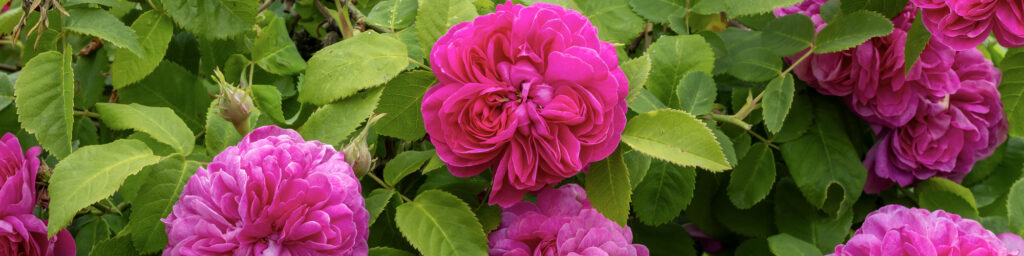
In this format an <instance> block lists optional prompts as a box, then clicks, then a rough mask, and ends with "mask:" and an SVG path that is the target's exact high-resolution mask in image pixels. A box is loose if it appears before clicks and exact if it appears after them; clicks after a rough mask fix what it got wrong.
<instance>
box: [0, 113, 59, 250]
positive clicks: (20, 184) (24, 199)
mask: <svg viewBox="0 0 1024 256" xmlns="http://www.w3.org/2000/svg"><path fill="white" fill-rule="evenodd" d="M40 152H41V149H40V148H39V147H32V148H29V149H28V151H27V152H24V153H23V152H22V151H21V143H19V142H18V138H17V137H15V136H14V134H10V133H7V134H4V136H3V137H2V138H0V255H28V256H44V255H45V256H51V255H75V240H74V239H73V238H72V237H71V233H68V230H67V229H62V230H61V231H60V232H58V233H57V235H55V236H54V237H53V239H47V238H46V222H45V221H43V220H40V219H39V218H37V217H36V216H35V215H32V210H33V209H32V208H33V207H35V205H36V189H35V188H36V172H37V171H39V158H38V157H39V153H40Z"/></svg>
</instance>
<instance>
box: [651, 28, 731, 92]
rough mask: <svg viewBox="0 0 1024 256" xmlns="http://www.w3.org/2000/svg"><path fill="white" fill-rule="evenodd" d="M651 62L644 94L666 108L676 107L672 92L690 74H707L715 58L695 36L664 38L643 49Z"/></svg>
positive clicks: (705, 44) (706, 45)
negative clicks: (694, 72) (647, 91)
mask: <svg viewBox="0 0 1024 256" xmlns="http://www.w3.org/2000/svg"><path fill="white" fill-rule="evenodd" d="M646 55H647V56H650V58H651V74H650V76H649V77H648V80H647V85H646V86H645V87H646V88H647V90H649V91H650V92H651V94H653V95H654V96H655V97H657V99H658V100H660V101H661V102H663V103H665V104H666V105H668V106H676V105H678V104H673V103H675V102H676V101H677V100H678V98H677V97H676V94H675V93H673V92H675V89H676V87H677V85H679V79H682V78H683V76H685V75H686V74H687V73H689V72H690V71H703V72H706V73H711V70H712V69H713V68H714V63H715V54H714V52H713V51H712V50H711V46H710V45H708V43H707V42H705V41H704V38H703V37H701V36H698V35H688V36H664V37H661V38H659V39H658V41H656V42H654V44H651V47H650V48H648V49H647V54H646Z"/></svg>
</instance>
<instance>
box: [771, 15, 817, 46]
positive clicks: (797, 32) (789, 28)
mask: <svg viewBox="0 0 1024 256" xmlns="http://www.w3.org/2000/svg"><path fill="white" fill-rule="evenodd" d="M813 43H814V22H813V21H811V18H810V17H807V15H803V14H790V15H786V16H782V17H779V18H778V19H774V20H772V22H771V23H768V26H767V27H765V29H764V31H762V33H761V46H763V47H764V48H768V49H770V50H771V51H772V52H773V53H775V54H776V55H779V56H790V55H793V54H796V53H799V52H801V51H803V50H804V49H807V47H810V46H811V44H813Z"/></svg>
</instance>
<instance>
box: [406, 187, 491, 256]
mask: <svg viewBox="0 0 1024 256" xmlns="http://www.w3.org/2000/svg"><path fill="white" fill-rule="evenodd" d="M395 222H396V223H397V224H398V229H399V230H401V231H402V235H403V236H405V238H406V239H407V240H409V243H411V244H412V245H413V246H414V247H416V249H417V250H419V252H420V253H421V254H423V255H426V256H441V255H485V254H487V237H486V236H485V235H484V232H483V227H482V226H481V225H480V223H479V222H478V221H477V219H476V216H474V215H473V211H471V210H470V209H469V206H468V205H466V202H463V201H462V200H459V198H457V197H455V196H453V195H452V194H449V193H448V192H444V191H440V190H429V191H426V192H423V193H420V194H419V195H418V196H416V199H413V201H412V202H409V203H405V204H402V205H401V206H399V207H398V209H397V213H396V216H395Z"/></svg>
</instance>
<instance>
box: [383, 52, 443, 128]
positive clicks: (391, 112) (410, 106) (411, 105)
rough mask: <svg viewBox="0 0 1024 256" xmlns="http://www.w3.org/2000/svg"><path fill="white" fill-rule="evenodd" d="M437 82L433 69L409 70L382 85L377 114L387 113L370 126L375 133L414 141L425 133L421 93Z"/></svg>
mask: <svg viewBox="0 0 1024 256" xmlns="http://www.w3.org/2000/svg"><path fill="white" fill-rule="evenodd" d="M436 82H437V78H436V77H435V76H434V74H433V73H430V72H426V71H419V70H417V71H412V72H407V73H402V74H400V75H398V76H397V77H395V79H392V80H391V81H390V82H388V84H387V85H385V86H384V92H383V93H382V94H381V99H380V106H378V107H377V110H375V111H374V112H377V113H378V114H387V115H386V116H384V117H381V118H380V120H379V121H377V125H375V126H374V127H373V128H374V129H376V130H377V134H381V135H385V136H391V137H395V138H399V139H403V140H408V141H413V140H416V139H419V138H422V137H423V135H424V134H426V133H427V131H426V130H424V128H423V114H422V113H421V112H420V103H422V102H423V94H424V93H426V92H427V89H430V86H431V85H434V83H436Z"/></svg>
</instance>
